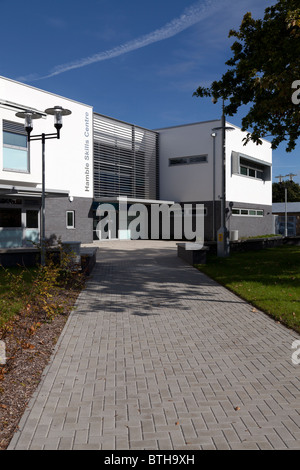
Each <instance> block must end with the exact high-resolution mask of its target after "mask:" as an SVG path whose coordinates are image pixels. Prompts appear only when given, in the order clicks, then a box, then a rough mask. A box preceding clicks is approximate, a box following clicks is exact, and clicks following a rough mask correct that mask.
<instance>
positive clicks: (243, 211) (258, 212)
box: [231, 207, 265, 217]
mask: <svg viewBox="0 0 300 470" xmlns="http://www.w3.org/2000/svg"><path fill="white" fill-rule="evenodd" d="M250 212H254V214H250ZM231 215H232V216H233V217H264V215H265V213H264V210H263V209H252V208H249V209H247V208H246V207H233V208H232V212H231Z"/></svg>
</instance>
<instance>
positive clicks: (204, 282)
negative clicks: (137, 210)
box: [9, 241, 300, 451]
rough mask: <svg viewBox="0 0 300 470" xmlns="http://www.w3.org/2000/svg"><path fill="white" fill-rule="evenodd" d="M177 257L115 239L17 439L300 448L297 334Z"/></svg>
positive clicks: (22, 443)
mask: <svg viewBox="0 0 300 470" xmlns="http://www.w3.org/2000/svg"><path fill="white" fill-rule="evenodd" d="M252 310H253V309H252V308H251V307H250V306H249V305H248V304H247V303H245V302H244V301H242V300H241V299H239V298H238V297H236V296H235V295H233V294H231V293H230V292H228V291H227V290H226V289H224V288H223V287H221V286H219V285H218V284H216V283H215V282H213V281H211V280H210V279H208V278H207V277H206V276H204V275H203V274H201V273H200V272H198V271H197V270H196V269H194V268H192V267H190V266H189V265H187V264H185V263H184V262H183V261H181V260H180V259H178V258H177V256H176V249H175V244H174V243H170V242H141V241H139V242H126V241H125V242H105V243H103V244H102V245H101V251H100V253H99V262H98V263H97V266H96V268H95V271H94V272H93V276H92V278H91V280H90V281H89V283H88V285H87V288H86V289H85V290H84V291H83V292H82V294H81V295H80V298H79V301H78V303H77V308H76V309H75V310H74V312H73V313H72V315H71V316H70V318H69V320H68V322H67V325H66V327H65V329H64V331H63V333H62V335H61V338H60V340H59V342H58V344H57V347H56V350H55V354H54V356H53V358H52V361H51V363H50V365H49V366H48V367H47V369H46V371H45V374H44V376H43V379H42V381H41V384H40V386H39V388H38V390H37V392H36V393H35V394H34V396H33V398H32V400H31V402H30V405H29V407H28V410H27V411H26V412H25V414H24V416H23V418H22V420H21V423H20V431H18V432H17V433H16V434H15V436H14V438H13V439H12V441H11V444H10V447H9V449H107V450H113V449H116V450H125V449H135V450H137V449H150V450H157V449H159V450H168V449H172V450H186V451H187V450H196V449H300V393H299V372H300V365H294V364H293V363H292V360H291V355H292V352H293V350H292V349H291V346H292V343H293V341H294V340H295V339H299V336H298V335H297V334H296V333H293V332H291V331H289V330H287V329H285V328H284V327H283V326H282V325H280V324H278V323H276V322H274V321H273V320H272V319H270V318H269V317H268V316H266V315H265V314H263V313H261V312H258V311H255V312H253V311H252Z"/></svg>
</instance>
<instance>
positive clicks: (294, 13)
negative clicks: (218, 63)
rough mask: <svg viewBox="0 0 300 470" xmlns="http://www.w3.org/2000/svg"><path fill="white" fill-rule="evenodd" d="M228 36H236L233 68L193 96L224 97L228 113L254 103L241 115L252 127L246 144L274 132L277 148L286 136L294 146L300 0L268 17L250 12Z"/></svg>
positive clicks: (299, 98) (299, 96) (299, 108)
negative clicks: (253, 14)
mask: <svg viewBox="0 0 300 470" xmlns="http://www.w3.org/2000/svg"><path fill="white" fill-rule="evenodd" d="M229 37H235V38H237V40H236V41H235V42H234V43H233V44H232V46H231V50H232V51H233V57H232V58H231V59H229V60H228V61H227V62H226V65H228V66H229V69H228V71H227V72H226V73H225V74H224V75H223V76H222V78H221V80H219V81H214V82H213V83H212V84H211V86H210V87H209V88H203V87H199V88H198V89H197V90H196V91H195V93H194V96H198V97H205V96H212V97H214V98H216V99H220V98H221V99H223V100H225V106H224V112H225V114H227V115H229V116H233V115H234V114H236V112H237V110H238V109H239V108H240V107H241V106H242V105H248V104H250V105H251V106H250V109H249V111H248V113H247V114H246V115H245V116H244V117H243V118H242V130H244V131H247V132H248V133H247V137H246V138H245V145H246V143H247V142H249V140H252V141H254V142H256V143H257V144H260V143H261V139H262V138H263V137H266V136H268V137H269V136H272V148H273V149H276V148H277V147H278V145H279V144H280V143H281V142H283V141H287V143H286V151H287V152H291V151H292V150H294V148H295V146H296V140H297V138H298V137H299V136H300V127H299V123H300V5H299V0H280V1H278V2H277V3H276V4H275V5H274V6H271V7H269V8H266V9H265V14H264V18H263V19H258V20H255V19H253V18H252V15H251V13H249V12H248V13H246V14H245V15H244V18H243V20H242V23H241V25H240V28H239V30H238V31H235V30H231V31H230V32H229ZM227 100H228V102H227ZM250 130H251V134H250Z"/></svg>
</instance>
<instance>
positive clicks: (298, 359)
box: [292, 339, 300, 365]
mask: <svg viewBox="0 0 300 470" xmlns="http://www.w3.org/2000/svg"><path fill="white" fill-rule="evenodd" d="M297 348H298V349H297ZM292 349H296V351H295V352H293V354H292V363H293V364H295V365H299V364H300V340H299V339H296V340H295V341H294V342H293V344H292Z"/></svg>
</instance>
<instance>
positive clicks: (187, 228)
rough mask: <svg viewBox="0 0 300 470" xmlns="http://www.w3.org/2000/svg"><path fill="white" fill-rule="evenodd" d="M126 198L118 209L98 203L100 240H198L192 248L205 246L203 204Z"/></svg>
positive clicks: (98, 232)
mask: <svg viewBox="0 0 300 470" xmlns="http://www.w3.org/2000/svg"><path fill="white" fill-rule="evenodd" d="M128 202H129V201H128V200H127V198H126V197H124V198H122V200H120V201H119V207H118V210H117V209H116V208H115V206H114V205H113V204H110V203H102V204H99V206H98V208H97V211H96V216H97V217H99V221H98V223H97V227H96V234H97V237H98V238H99V239H100V240H105V239H109V238H120V239H125V238H130V239H132V240H138V239H143V240H148V239H150V240H160V239H161V240H170V238H171V236H172V237H173V238H174V239H176V240H187V241H195V242H196V245H197V246H196V245H195V246H194V247H193V249H201V248H202V247H203V243H204V205H203V204H196V205H194V206H193V205H192V204H183V205H180V204H172V205H168V204H165V203H163V204H160V203H159V201H158V202H157V203H152V204H150V205H146V204H143V203H134V204H130V203H129V204H128Z"/></svg>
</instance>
